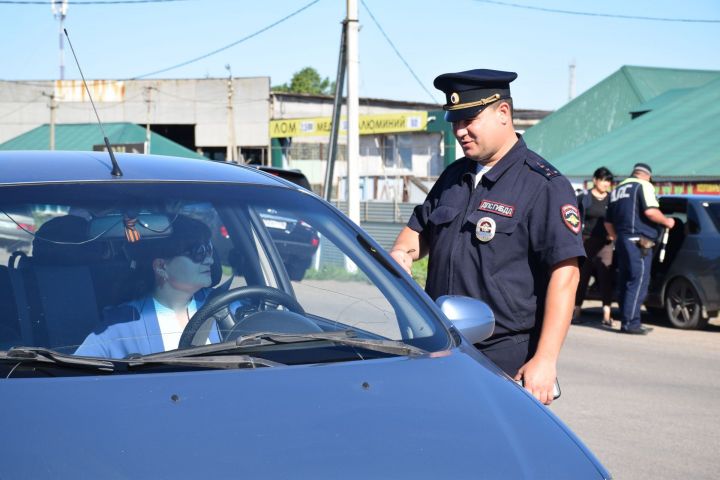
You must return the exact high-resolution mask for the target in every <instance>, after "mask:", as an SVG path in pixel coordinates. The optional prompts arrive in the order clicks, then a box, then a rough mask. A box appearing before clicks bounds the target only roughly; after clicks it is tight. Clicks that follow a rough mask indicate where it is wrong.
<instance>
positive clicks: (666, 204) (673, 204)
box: [659, 198, 688, 223]
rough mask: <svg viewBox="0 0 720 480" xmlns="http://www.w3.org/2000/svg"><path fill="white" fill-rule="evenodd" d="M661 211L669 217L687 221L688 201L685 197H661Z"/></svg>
mask: <svg viewBox="0 0 720 480" xmlns="http://www.w3.org/2000/svg"><path fill="white" fill-rule="evenodd" d="M659 203H660V211H661V212H663V213H664V214H665V215H667V216H669V217H673V218H675V219H677V220H680V221H681V222H683V223H686V222H687V210H688V202H687V199H685V198H661V199H660V202H659Z"/></svg>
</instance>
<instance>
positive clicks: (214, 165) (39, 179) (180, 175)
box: [0, 150, 297, 188]
mask: <svg viewBox="0 0 720 480" xmlns="http://www.w3.org/2000/svg"><path fill="white" fill-rule="evenodd" d="M115 158H116V159H117V162H118V165H119V166H120V169H121V170H122V173H123V175H122V177H113V176H112V175H111V173H110V172H111V171H112V163H111V162H110V156H109V155H108V153H107V152H79V151H39V150H33V151H5V152H0V185H9V184H10V185H17V184H29V183H33V184H34V183H49V182H98V181H101V182H104V181H108V182H111V181H114V182H117V181H162V182H233V183H235V182H237V183H251V184H255V185H268V186H284V187H289V188H297V187H295V185H292V184H291V183H289V182H287V181H284V180H281V179H280V178H279V177H276V176H273V175H269V174H267V173H264V172H262V171H260V170H258V169H256V168H249V167H245V166H242V165H237V164H230V163H224V162H214V161H211V160H201V159H191V158H180V157H169V156H162V155H140V154H130V153H116V154H115Z"/></svg>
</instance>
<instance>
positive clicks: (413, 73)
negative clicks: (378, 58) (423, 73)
mask: <svg viewBox="0 0 720 480" xmlns="http://www.w3.org/2000/svg"><path fill="white" fill-rule="evenodd" d="M360 2H361V3H362V5H363V7H365V10H367V12H368V13H369V14H370V18H372V20H373V22H375V25H376V26H377V27H378V29H379V30H380V33H382V34H383V36H384V37H385V40H387V42H388V43H389V44H390V47H392V49H393V50H394V51H395V54H397V56H398V57H399V58H400V60H401V61H402V62H403V63H404V64H405V66H406V67H407V69H408V70H409V71H410V73H411V74H412V76H413V78H415V80H416V81H417V82H418V84H419V85H420V87H422V89H423V90H425V93H427V94H428V96H429V97H430V98H431V99H432V101H433V103H439V102H438V101H437V99H436V98H435V97H434V96H433V94H432V93H430V91H429V90H428V89H427V88H425V85H424V84H423V83H422V81H421V80H420V78H418V76H417V75H416V74H415V71H414V70H413V69H412V67H411V66H410V65H409V64H408V62H407V61H405V59H404V58H403V56H402V55H401V54H400V52H399V51H398V49H397V48H396V47H395V45H394V44H393V42H392V40H390V37H388V35H387V33H385V30H383V28H382V27H381V26H380V23H379V22H378V21H377V19H376V18H375V15H373V14H372V12H371V11H370V8H369V7H368V6H367V4H366V3H365V0H360Z"/></svg>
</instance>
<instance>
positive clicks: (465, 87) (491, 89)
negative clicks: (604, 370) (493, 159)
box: [433, 68, 517, 122]
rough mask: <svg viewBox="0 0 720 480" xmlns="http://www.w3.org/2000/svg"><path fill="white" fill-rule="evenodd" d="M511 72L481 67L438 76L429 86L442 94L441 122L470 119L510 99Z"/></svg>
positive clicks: (513, 74) (513, 76)
mask: <svg viewBox="0 0 720 480" xmlns="http://www.w3.org/2000/svg"><path fill="white" fill-rule="evenodd" d="M516 78H517V73H515V72H503V71H500V70H487V69H484V68H480V69H476V70H467V71H464V72H457V73H444V74H442V75H440V76H438V77H437V78H436V79H435V81H434V82H433V85H435V88H437V89H438V90H442V91H443V93H445V99H446V104H445V105H443V110H445V120H447V121H448V122H455V121H458V120H465V119H468V118H473V117H474V116H475V115H477V114H478V113H480V112H481V111H482V110H483V109H484V108H485V107H486V106H487V105H490V104H491V103H494V102H497V101H498V100H500V99H504V98H510V82H512V81H513V80H515V79H516Z"/></svg>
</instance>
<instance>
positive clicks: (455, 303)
mask: <svg viewBox="0 0 720 480" xmlns="http://www.w3.org/2000/svg"><path fill="white" fill-rule="evenodd" d="M435 303H437V305H438V306H439V307H440V310H442V312H443V313H444V314H445V316H446V317H447V318H448V319H449V320H450V321H451V322H452V323H453V325H454V326H455V328H457V329H458V330H459V331H460V333H461V334H462V335H463V336H464V337H465V338H466V339H468V341H469V342H470V343H473V344H474V343H479V342H482V341H483V340H485V339H486V338H488V337H489V336H490V335H492V334H493V331H494V330H495V315H493V312H492V310H491V309H490V307H489V306H488V304H487V303H485V302H483V301H482V300H478V299H476V298H470V297H463V296H460V295H443V296H442V297H440V298H438V299H437V300H436V301H435Z"/></svg>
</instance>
